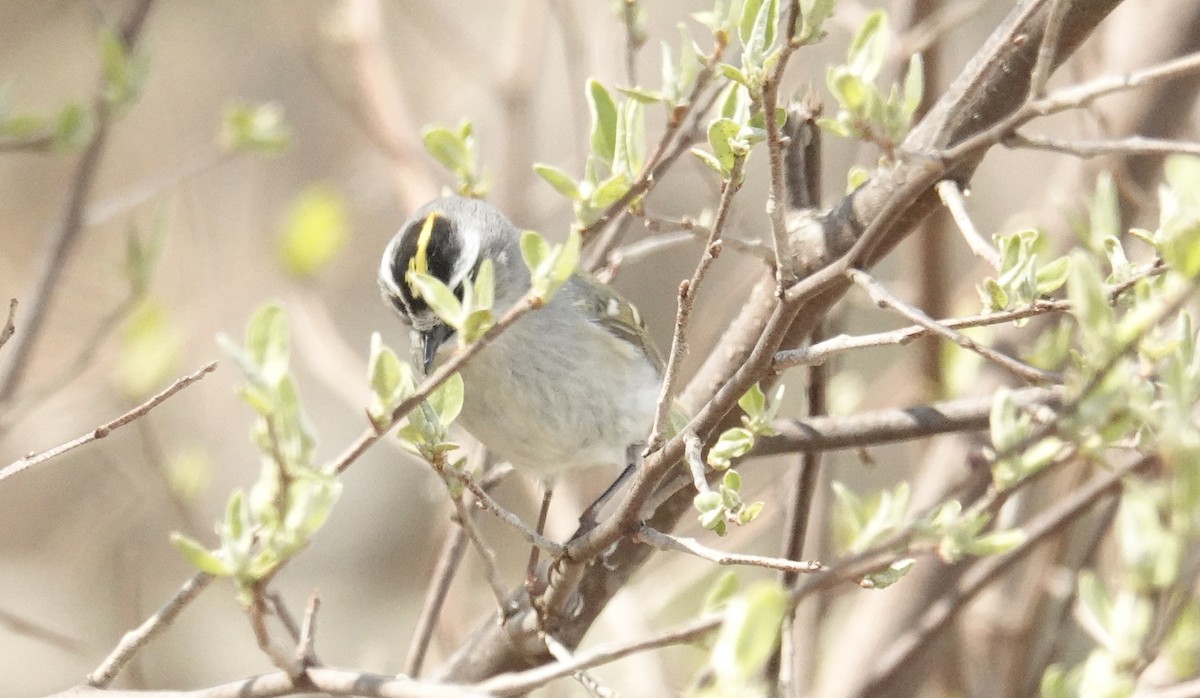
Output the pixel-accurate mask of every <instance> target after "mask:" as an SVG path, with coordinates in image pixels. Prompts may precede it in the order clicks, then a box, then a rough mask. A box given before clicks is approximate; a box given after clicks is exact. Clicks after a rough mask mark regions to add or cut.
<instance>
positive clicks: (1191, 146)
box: [1001, 133, 1200, 158]
mask: <svg viewBox="0 0 1200 698" xmlns="http://www.w3.org/2000/svg"><path fill="white" fill-rule="evenodd" d="M1001 145H1003V146H1005V147H1006V148H1031V149H1034V150H1049V151H1051V152H1055V153H1063V154H1065V155H1073V156H1075V157H1079V158H1094V157H1098V156H1101V155H1113V154H1125V155H1171V154H1173V153H1186V154H1188V155H1200V143H1197V142H1195V141H1176V140H1171V139H1168V138H1146V137H1144V136H1129V137H1128V138H1113V139H1108V140H1076V139H1066V138H1055V137H1053V136H1041V135H1038V136H1023V135H1021V134H1019V133H1014V134H1013V135H1011V136H1009V137H1008V138H1005V139H1004V140H1003V141H1001Z"/></svg>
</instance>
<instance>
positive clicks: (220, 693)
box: [47, 667, 495, 698]
mask: <svg viewBox="0 0 1200 698" xmlns="http://www.w3.org/2000/svg"><path fill="white" fill-rule="evenodd" d="M312 693H321V694H326V695H331V696H360V697H362V698H488V697H489V696H494V695H495V694H494V693H485V692H482V691H479V690H476V689H475V688H472V687H470V686H463V685H455V684H440V683H433V682H420V681H414V680H412V679H409V678H407V677H403V676H400V677H397V676H386V675H382V674H369V673H366V672H361V671H355V670H351V669H332V668H325V667H312V668H310V669H308V670H307V671H305V672H304V673H303V674H302V675H300V676H299V677H297V678H295V679H293V678H291V677H289V676H288V675H287V674H286V673H284V672H282V671H280V672H275V673H272V674H261V675H259V676H252V677H250V678H246V679H241V680H239V681H234V682H232V683H226V684H221V685H219V686H212V687H209V688H201V689H197V690H194V691H122V690H105V689H103V688H99V687H93V686H77V687H75V688H72V689H69V690H67V691H63V692H62V693H55V694H54V695H51V696H47V698H274V697H276V696H290V695H309V694H312Z"/></svg>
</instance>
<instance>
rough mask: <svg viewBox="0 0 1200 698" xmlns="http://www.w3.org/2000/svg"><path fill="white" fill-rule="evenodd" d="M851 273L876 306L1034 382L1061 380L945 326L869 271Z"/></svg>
mask: <svg viewBox="0 0 1200 698" xmlns="http://www.w3.org/2000/svg"><path fill="white" fill-rule="evenodd" d="M847 276H849V277H850V280H851V281H853V282H854V283H855V284H857V285H859V286H860V287H862V289H863V290H864V291H866V292H867V294H868V295H870V296H871V299H872V300H873V301H875V303H876V305H878V306H879V307H881V308H890V309H892V310H895V311H896V312H898V313H900V314H901V315H903V316H904V317H906V318H908V319H909V320H912V321H913V322H915V323H917V324H918V325H922V326H924V327H926V328H927V329H929V330H930V331H931V332H933V333H934V334H936V335H939V336H941V337H944V338H946V339H948V340H950V341H951V342H954V343H955V344H957V345H959V346H960V347H962V348H963V349H966V350H967V351H973V352H975V353H976V354H979V355H980V356H982V357H983V358H985V359H987V360H988V361H991V362H992V363H994V364H996V365H998V366H1001V367H1003V368H1006V369H1008V371H1009V372H1010V373H1012V374H1013V375H1015V376H1017V377H1019V378H1022V379H1024V380H1026V381H1029V382H1031V383H1056V382H1058V377H1057V376H1055V375H1054V374H1052V373H1048V372H1046V371H1043V370H1042V369H1040V368H1036V367H1034V366H1030V365H1029V364H1026V363H1023V362H1021V361H1018V360H1016V359H1014V358H1012V357H1011V356H1007V355H1005V354H1001V353H1000V352H998V351H996V350H995V349H991V348H989V347H985V346H983V345H982V344H980V343H979V342H976V341H975V340H973V339H971V338H970V337H968V336H966V335H965V334H963V333H961V332H959V331H958V330H954V329H951V328H949V327H946V326H945V325H939V324H938V323H937V321H936V320H934V319H933V318H931V317H929V316H928V315H926V314H925V313H923V312H921V310H920V309H918V308H914V307H913V306H911V305H909V304H907V303H905V302H904V301H902V300H900V299H899V298H897V297H896V296H895V295H894V294H892V292H891V291H888V290H887V289H886V288H884V287H883V284H881V283H879V282H878V281H876V280H875V279H874V278H873V277H872V276H871V275H870V274H867V273H866V272H864V271H862V270H861V269H851V270H850V271H849V272H847Z"/></svg>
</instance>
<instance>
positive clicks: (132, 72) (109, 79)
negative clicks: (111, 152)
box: [98, 25, 149, 113]
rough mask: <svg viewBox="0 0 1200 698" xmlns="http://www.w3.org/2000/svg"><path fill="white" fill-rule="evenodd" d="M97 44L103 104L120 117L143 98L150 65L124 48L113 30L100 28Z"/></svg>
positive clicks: (127, 48) (106, 27)
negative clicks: (101, 73) (102, 83)
mask: <svg viewBox="0 0 1200 698" xmlns="http://www.w3.org/2000/svg"><path fill="white" fill-rule="evenodd" d="M98 42H99V48H100V66H101V69H102V70H103V73H104V101H105V102H107V103H108V104H109V106H110V107H111V108H112V109H113V110H114V111H116V112H118V113H120V112H123V111H124V110H125V109H127V108H128V107H129V106H130V105H131V104H133V102H135V101H136V100H137V98H138V97H139V96H140V95H141V91H142V87H143V86H144V84H145V82H146V75H147V74H148V72H149V71H148V64H147V62H146V61H145V59H144V58H143V57H142V56H140V55H137V54H135V53H133V52H132V51H131V50H130V48H129V47H128V46H126V45H125V43H124V42H123V41H122V40H121V37H120V35H119V34H118V33H117V32H116V31H115V30H114V29H113V28H112V27H109V26H107V25H102V26H101V27H100V33H99V37H98Z"/></svg>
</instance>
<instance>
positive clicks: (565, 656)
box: [542, 633, 617, 698]
mask: <svg viewBox="0 0 1200 698" xmlns="http://www.w3.org/2000/svg"><path fill="white" fill-rule="evenodd" d="M542 642H544V643H545V645H546V651H548V652H549V653H550V656H552V657H554V659H555V661H557V662H558V663H559V664H575V663H576V661H575V655H574V653H573V652H571V650H570V648H568V647H567V646H566V645H564V644H563V643H561V642H559V641H558V640H557V639H556V638H555V637H553V636H552V635H549V634H547V633H542ZM571 678H573V679H575V680H576V681H577V682H578V683H579V685H580V686H583V689H584V690H585V691H587V692H588V695H590V696H593V698H616V697H617V694H616V692H615V691H613V690H612V689H610V688H608V687H607V686H605V685H603V684H601V683H600V681H599V680H598V679H596V678H595V677H594V676H592V675H591V674H589V673H587V672H586V671H583V670H582V669H579V670H576V671H573V672H571Z"/></svg>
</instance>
